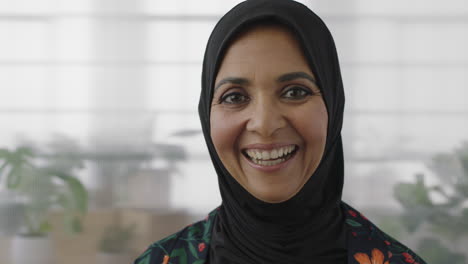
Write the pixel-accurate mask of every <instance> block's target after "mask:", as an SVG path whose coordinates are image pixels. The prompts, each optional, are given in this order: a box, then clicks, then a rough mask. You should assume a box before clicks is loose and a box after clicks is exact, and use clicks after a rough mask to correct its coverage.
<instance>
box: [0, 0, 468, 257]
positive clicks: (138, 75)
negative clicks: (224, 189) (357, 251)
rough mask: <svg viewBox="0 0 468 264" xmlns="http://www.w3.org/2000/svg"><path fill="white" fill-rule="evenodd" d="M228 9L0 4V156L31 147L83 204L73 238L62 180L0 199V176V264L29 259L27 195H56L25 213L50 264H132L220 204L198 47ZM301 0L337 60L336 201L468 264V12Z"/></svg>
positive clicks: (419, 246) (92, 1) (211, 3)
mask: <svg viewBox="0 0 468 264" xmlns="http://www.w3.org/2000/svg"><path fill="white" fill-rule="evenodd" d="M238 2H240V1H237V0H235V1H234V0H223V1H219V0H199V1H190V0H171V1H160V0H138V1H136V0H41V1H37V0H34V1H33V0H10V1H8V0H0V124H1V125H0V148H4V149H8V150H9V151H10V154H11V153H13V152H14V150H15V149H16V148H17V147H21V146H23V147H28V148H30V149H32V150H33V153H34V155H35V156H34V157H33V158H31V159H32V160H34V162H36V163H37V164H38V165H37V166H44V164H51V163H53V164H54V165H56V166H58V167H59V168H62V169H63V170H64V171H66V172H67V173H68V174H70V175H72V176H73V177H75V178H76V179H78V180H79V182H81V183H82V185H83V186H84V187H85V188H86V191H87V193H88V198H89V199H88V208H87V212H86V214H85V215H83V217H82V218H81V222H80V223H81V225H82V230H81V232H79V233H76V234H68V233H67V232H66V229H65V228H64V225H63V224H62V222H63V218H64V214H65V212H64V211H65V210H64V209H63V208H66V207H63V206H62V207H61V204H60V203H55V202H54V201H55V200H53V198H54V197H55V196H53V195H52V196H51V194H54V193H60V191H57V190H61V191H63V190H65V192H66V190H68V191H70V190H71V189H66V187H67V186H68V185H67V183H66V182H60V181H59V180H57V179H53V180H50V181H47V182H41V181H39V180H37V179H36V178H34V177H29V179H30V180H31V181H32V186H33V187H32V188H29V189H28V188H23V189H21V188H20V189H15V188H8V187H7V185H8V183H7V176H6V175H7V174H8V173H9V171H11V168H9V169H8V168H5V170H4V171H3V173H2V174H1V176H0V263H5V264H9V263H12V264H13V263H15V261H16V263H20V261H24V260H18V258H19V259H21V257H18V256H17V255H18V253H17V249H14V247H18V245H19V244H21V243H20V242H18V237H21V235H20V234H21V232H22V231H21V230H22V229H21V228H22V227H23V228H24V225H25V224H24V221H25V220H24V218H25V217H24V215H25V212H24V211H25V208H29V209H31V206H29V207H28V204H29V205H31V203H32V202H31V200H34V197H35V198H36V200H41V199H51V200H50V201H49V203H47V204H46V205H43V204H41V205H39V206H36V207H34V206H35V205H34V206H32V207H33V208H32V209H31V210H34V209H37V208H42V209H43V210H42V211H45V212H47V215H46V216H45V218H44V219H45V220H44V221H43V223H48V224H49V225H50V226H51V227H49V228H46V229H43V230H46V231H45V232H43V233H45V234H48V236H47V237H48V239H49V240H48V241H49V244H48V246H42V245H41V247H43V248H39V246H37V248H38V249H37V250H38V251H40V252H45V251H48V252H52V253H50V254H52V258H48V257H47V256H46V257H44V259H48V260H47V261H56V263H65V262H66V263H107V262H106V261H111V263H117V262H115V260H112V254H118V253H119V252H120V253H121V254H123V255H124V256H126V257H127V258H128V259H132V258H134V257H136V256H137V255H138V254H140V253H142V252H143V251H144V250H145V249H146V247H147V246H148V245H149V244H150V243H151V242H154V241H156V240H159V239H161V238H162V237H163V236H165V235H168V234H170V233H172V232H174V231H176V230H178V229H180V228H182V227H184V226H185V225H187V224H189V223H191V222H193V221H195V220H197V219H202V218H203V217H204V215H206V214H207V213H208V212H209V211H211V210H212V209H214V208H215V207H216V206H218V205H219V204H220V202H221V200H220V195H219V191H218V185H217V178H216V175H215V172H214V169H213V168H212V165H211V160H210V158H209V155H208V152H207V149H206V147H205V143H204V139H203V135H202V134H201V133H200V129H201V127H200V124H199V119H198V113H197V104H198V96H199V91H200V75H201V63H202V58H203V52H204V48H205V45H206V42H207V39H208V36H209V34H210V32H211V30H212V28H213V27H214V25H215V23H216V22H217V20H218V19H219V18H220V17H221V15H222V14H224V13H225V12H227V11H228V10H229V9H230V8H232V7H233V6H234V5H235V4H236V3H238ZM299 2H302V3H304V4H306V5H307V6H308V7H310V8H311V9H312V10H314V11H315V12H316V13H317V14H318V15H319V16H320V17H322V19H323V20H324V21H325V23H326V24H327V25H328V26H329V28H330V30H331V32H332V34H333V36H334V38H335V42H336V46H337V50H338V53H339V57H340V62H341V68H342V75H343V80H344V87H345V92H346V100H347V101H346V112H345V122H344V127H343V137H344V148H345V159H346V178H345V186H344V200H345V201H347V202H348V203H350V204H351V205H353V206H355V207H356V208H357V209H359V210H360V211H361V212H362V213H363V214H365V215H366V216H368V218H370V219H371V220H373V221H374V222H376V223H377V224H378V225H379V226H381V227H382V229H384V230H385V231H387V232H388V233H390V234H391V235H392V236H394V237H396V238H398V239H400V240H402V241H403V242H404V243H405V244H407V245H408V246H410V247H412V248H414V249H415V251H416V252H418V253H420V254H421V255H422V256H423V257H425V258H426V259H427V260H428V263H466V262H465V261H468V256H467V255H466V248H468V239H467V237H468V226H467V225H468V224H466V223H468V209H467V208H468V202H467V200H468V198H467V197H468V143H464V142H468V103H467V99H468V49H467V48H466V47H468V3H467V2H466V1H465V0H449V1H436V0H430V1H428V0H424V1H423V0H414V1H403V0H396V1H395V0H393V1H371V0H346V1H345V0H343V1H338V0H333V1H331V0H303V1H299ZM1 164H2V161H1V159H0V166H1ZM41 164H42V165H41ZM75 165H77V166H75ZM78 165H81V166H78ZM25 173H26V172H25ZM26 178H27V177H26ZM36 180H37V182H36ZM41 186H44V187H41ZM41 188H45V189H41ZM21 190H22V191H21ZM31 190H32V191H31ZM31 197H33V198H31ZM75 198H76V199H80V197H75ZM70 199H71V200H70V201H72V200H73V199H74V198H73V197H72V198H70ZM40 206H44V207H40ZM36 211H37V210H36ZM65 218H66V217H65ZM132 224H134V225H133V229H132V228H130V227H131V226H132ZM126 228H128V229H126ZM78 229H79V228H78ZM41 230H42V229H41ZM109 230H110V231H109ZM23 231H24V230H23ZM112 234H113V235H112ZM38 245H39V244H38ZM33 247H34V246H33ZM15 252H16V253H15ZM122 252H124V253H122ZM38 254H40V253H38ZM463 254H465V255H463ZM118 258H119V259H124V257H118ZM51 259H54V260H51ZM429 260H430V261H429ZM448 260H450V261H448ZM16 263H15V264H16ZM35 263H37V262H35ZM123 263H129V261H127V262H123Z"/></svg>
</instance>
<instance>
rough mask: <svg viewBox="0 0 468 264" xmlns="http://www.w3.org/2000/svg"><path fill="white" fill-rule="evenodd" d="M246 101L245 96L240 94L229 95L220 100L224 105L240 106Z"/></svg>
mask: <svg viewBox="0 0 468 264" xmlns="http://www.w3.org/2000/svg"><path fill="white" fill-rule="evenodd" d="M246 101H248V98H247V96H245V95H243V94H241V93H230V94H227V95H225V96H223V97H222V98H221V103H226V104H242V103H244V102H246Z"/></svg>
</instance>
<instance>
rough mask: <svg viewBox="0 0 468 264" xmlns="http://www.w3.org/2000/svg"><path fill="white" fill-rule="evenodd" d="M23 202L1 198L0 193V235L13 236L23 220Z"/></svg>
mask: <svg viewBox="0 0 468 264" xmlns="http://www.w3.org/2000/svg"><path fill="white" fill-rule="evenodd" d="M23 215H24V206H23V204H21V203H19V202H15V201H11V200H3V199H2V196H1V195H0V235H2V236H14V235H15V234H16V233H17V232H18V231H19V229H20V227H21V223H22V221H23V217H24V216H23Z"/></svg>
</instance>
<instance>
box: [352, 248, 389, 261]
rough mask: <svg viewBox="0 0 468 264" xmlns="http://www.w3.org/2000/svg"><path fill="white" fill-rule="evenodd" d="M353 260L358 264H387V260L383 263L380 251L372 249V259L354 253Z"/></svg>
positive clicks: (363, 254)
mask: <svg viewBox="0 0 468 264" xmlns="http://www.w3.org/2000/svg"><path fill="white" fill-rule="evenodd" d="M354 259H356V260H357V261H358V262H359V264H389V262H388V260H387V261H385V262H384V259H385V256H384V254H383V253H382V251H380V250H378V249H376V248H374V249H373V250H372V257H371V258H369V256H368V255H367V254H365V253H356V254H354Z"/></svg>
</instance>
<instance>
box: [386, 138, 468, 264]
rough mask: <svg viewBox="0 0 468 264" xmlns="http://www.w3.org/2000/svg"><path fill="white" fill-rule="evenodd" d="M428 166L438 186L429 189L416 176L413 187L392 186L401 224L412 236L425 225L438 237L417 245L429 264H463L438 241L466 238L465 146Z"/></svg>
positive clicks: (467, 163)
mask: <svg viewBox="0 0 468 264" xmlns="http://www.w3.org/2000/svg"><path fill="white" fill-rule="evenodd" d="M427 166H428V168H429V169H430V170H431V171H432V172H434V175H435V176H436V177H437V178H438V180H439V184H436V185H432V186H428V185H427V184H426V182H425V177H424V175H423V174H416V182H415V183H399V184H397V185H396V186H395V189H394V196H395V198H396V199H397V200H398V201H399V202H400V204H401V205H402V206H403V208H404V212H403V214H402V216H401V217H402V220H403V221H402V222H403V223H404V225H405V227H406V228H407V230H408V231H409V232H411V233H413V232H415V231H417V230H418V229H419V227H420V226H421V225H422V224H423V223H427V224H428V226H429V228H430V230H431V231H433V232H434V234H437V235H438V238H439V239H437V238H436V237H433V238H425V239H424V240H422V243H420V245H419V252H420V254H421V255H422V256H423V257H424V258H426V261H428V263H433V264H439V263H440V264H445V263H465V257H464V256H463V255H461V254H459V253H457V252H454V251H451V250H449V249H448V248H446V247H445V246H444V245H443V243H441V241H443V240H445V241H449V243H459V242H460V239H461V238H466V237H467V236H468V208H467V202H468V142H464V143H462V145H461V147H460V148H457V149H455V150H454V151H453V152H451V153H441V154H437V155H435V156H433V157H432V159H431V160H430V162H429V163H428V164H427ZM437 198H438V199H437ZM436 199H437V200H436ZM449 260H450V261H449Z"/></svg>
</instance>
